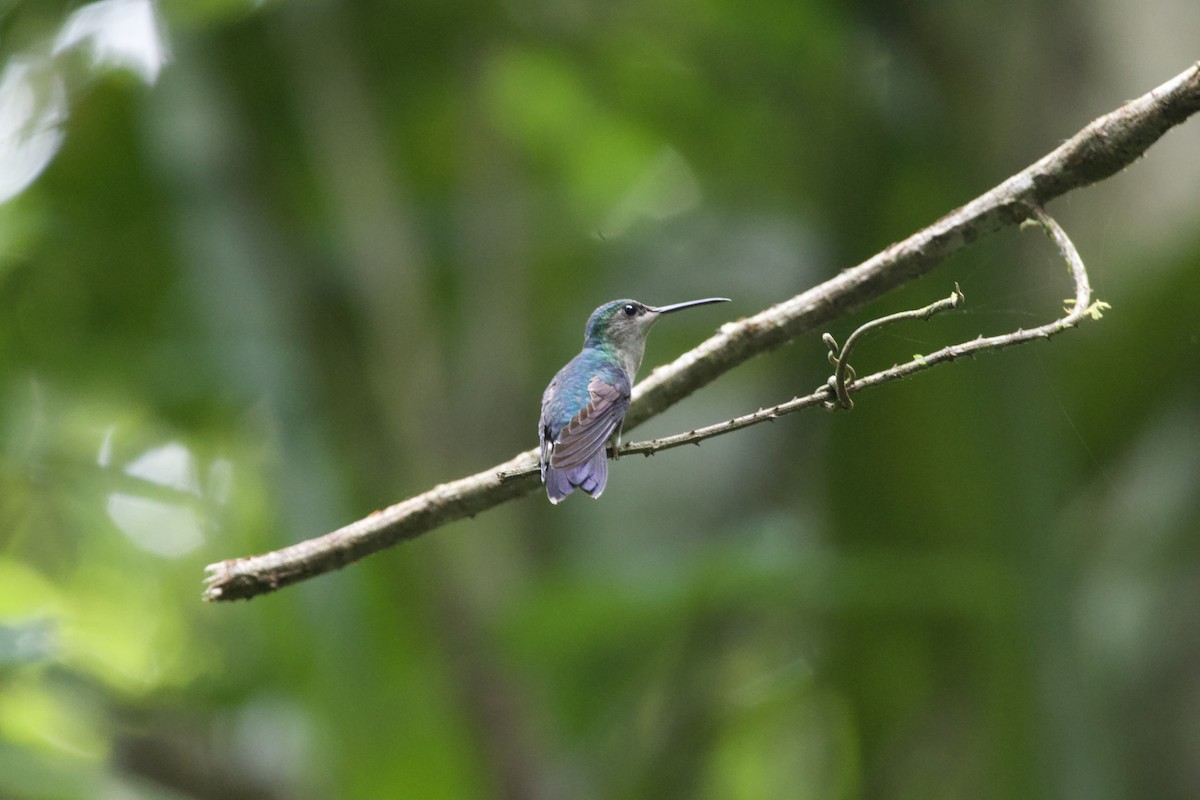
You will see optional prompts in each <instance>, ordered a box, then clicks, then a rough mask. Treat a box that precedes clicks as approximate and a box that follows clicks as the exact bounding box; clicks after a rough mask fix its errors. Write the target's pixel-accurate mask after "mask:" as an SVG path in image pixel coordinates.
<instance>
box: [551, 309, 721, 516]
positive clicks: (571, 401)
mask: <svg viewBox="0 0 1200 800" xmlns="http://www.w3.org/2000/svg"><path fill="white" fill-rule="evenodd" d="M728 302H729V298H728V297H709V298H706V299H704V300H692V301H690V302H687V303H675V304H674V305H669V306H662V307H660V308H655V307H654V306H648V305H646V304H645V303H639V302H638V301H636V300H613V301H612V302H609V303H605V304H604V305H602V306H600V307H599V308H597V309H596V310H595V311H593V312H592V316H591V317H589V318H588V322H587V328H586V329H585V331H584V334H583V350H582V351H581V352H580V353H579V355H577V356H575V357H574V358H572V359H571V360H570V361H568V362H567V365H566V366H565V367H563V368H562V369H560V370H559V371H558V374H557V375H555V376H554V379H553V380H552V381H550V385H549V386H547V387H546V391H545V393H544V394H542V418H541V421H540V422H539V423H538V438H539V440H540V441H541V445H542V450H541V462H542V483H544V484H546V494H547V495H548V496H549V497H550V502H551V503H558V502H559V501H561V500H562V499H563V498H564V497H566V496H567V495H569V494H570V493H571V492H573V491H575V490H576V489H582V490H583V491H584V493H585V494H589V495H591V496H592V497H599V496H600V493H601V492H603V491H604V484H605V483H607V482H608V460H607V459H608V456H607V453H605V447H606V445H607V444H608V443H609V442H611V443H612V445H613V457H614V458H615V457H616V451H617V448H619V447H620V446H621V424H622V423H623V422H624V421H625V411H626V410H627V409H628V408H629V397H630V395H631V393H632V392H633V376H634V373H636V372H637V369H638V367H639V366H641V363H642V353H643V352H644V351H645V349H646V336H647V334H649V333H650V328H651V327H652V326H653V325H654V323H655V322H657V321H658V318H659V317H660V316H662V315H663V314H670V313H671V312H673V311H680V310H682V309H685V308H691V307H692V306H702V305H707V304H708V303H728Z"/></svg>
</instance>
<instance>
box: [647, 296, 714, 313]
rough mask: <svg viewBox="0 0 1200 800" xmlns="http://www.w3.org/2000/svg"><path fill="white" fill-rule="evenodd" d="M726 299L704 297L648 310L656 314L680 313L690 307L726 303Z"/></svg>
mask: <svg viewBox="0 0 1200 800" xmlns="http://www.w3.org/2000/svg"><path fill="white" fill-rule="evenodd" d="M728 302H729V298H728V297H706V298H704V299H703V300H688V301H687V302H686V303H672V304H671V305H669V306H659V307H658V308H651V309H650V310H651V311H653V312H655V313H657V314H670V313H671V312H672V311H682V310H683V309H685V308H691V307H692V306H706V305H708V304H709V303H728Z"/></svg>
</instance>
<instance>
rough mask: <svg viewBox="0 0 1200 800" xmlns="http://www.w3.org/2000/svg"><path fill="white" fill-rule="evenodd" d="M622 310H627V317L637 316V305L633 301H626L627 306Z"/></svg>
mask: <svg viewBox="0 0 1200 800" xmlns="http://www.w3.org/2000/svg"><path fill="white" fill-rule="evenodd" d="M621 310H622V311H624V312H625V316H627V317H636V316H637V306H635V305H634V304H633V303H626V304H625V307H624V308H623V309H621Z"/></svg>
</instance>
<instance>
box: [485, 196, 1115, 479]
mask: <svg viewBox="0 0 1200 800" xmlns="http://www.w3.org/2000/svg"><path fill="white" fill-rule="evenodd" d="M1032 214H1033V220H1032V222H1033V223H1034V224H1037V225H1039V226H1040V227H1041V228H1042V229H1043V230H1044V231H1045V232H1046V233H1047V235H1049V236H1050V238H1051V239H1052V240H1053V241H1054V243H1055V244H1056V245H1057V246H1058V251H1059V253H1060V254H1061V255H1062V257H1063V259H1064V260H1065V261H1066V262H1067V265H1068V266H1069V267H1070V270H1071V277H1072V278H1073V280H1074V282H1075V297H1074V298H1072V299H1071V300H1069V301H1068V303H1067V308H1066V309H1064V311H1065V313H1064V315H1063V316H1062V317H1060V318H1058V319H1056V320H1054V321H1053V322H1048V323H1046V324H1045V325H1042V326H1040V327H1037V328H1032V329H1030V330H1016V331H1013V332H1011V333H1005V334H1002V335H998V336H989V337H982V336H981V337H979V338H977V339H973V340H971V341H969V342H963V343H961V344H954V345H949V346H947V347H943V348H942V349H941V350H938V351H937V352H935V353H931V354H930V355H922V356H914V357H913V360H912V361H908V362H906V363H904V364H898V365H895V366H893V367H891V368H889V369H885V370H881V371H879V372H876V373H874V374H872V375H868V376H867V377H865V378H858V379H855V378H850V380H849V381H847V380H846V370H847V369H849V365H848V363H847V361H848V359H849V356H850V351H851V350H852V349H853V345H854V343H855V342H856V341H857V340H858V339H860V338H861V336H862V334H864V333H867V332H869V331H872V330H876V329H878V328H880V327H883V326H885V325H891V324H894V323H896V322H900V321H902V320H907V319H928V318H929V317H931V316H933V315H934V314H937V313H939V312H942V311H948V310H950V309H953V308H958V306H959V305H960V304H961V303H962V301H963V294H962V291H961V290H960V289H959V287H958V284H957V283H956V284H954V291H953V292H951V294H950V296H949V297H946V298H943V299H941V300H938V301H937V302H935V303H930V304H929V305H927V306H923V307H922V308H917V309H913V310H911V311H900V312H898V313H896V314H889V315H888V316H886V317H879V318H878V319H874V320H871V321H870V322H868V323H866V324H864V325H863V326H861V327H860V328H858V329H857V330H855V331H854V333H852V334H851V335H850V337H849V338H848V339H846V346H845V347H844V348H842V350H841V354H840V356H839V355H838V354H837V345H836V343H834V345H833V347H832V348H831V352H830V356H831V360H832V361H833V364H834V366H835V367H837V370H836V371H835V373H834V375H832V376H830V378H829V381H828V382H827V383H825V384H822V385H821V386H820V387H818V388H817V389H816V390H815V391H813V392H812V393H810V394H806V395H804V396H802V397H793V398H792V399H791V400H788V401H787V402H786V403H780V404H779V405H776V406H771V407H770V408H761V409H759V410H758V411H755V412H753V413H751V414H745V415H743V416H740V417H734V418H733V419H729V420H725V421H724V422H718V423H716V424H714V425H708V426H705V427H703V428H696V429H694V430H690V431H687V432H686V433H678V434H675V435H674V436H663V437H660V438H658V439H650V440H648V441H644V442H631V443H629V444H627V445H624V446H623V447H622V448H621V455H623V456H625V455H637V454H639V453H640V454H642V455H646V456H652V455H654V454H655V453H658V452H660V451H662V450H670V449H672V448H675V447H682V446H683V445H686V444H700V442H702V441H704V440H705V439H712V438H714V437H717V436H721V435H723V434H726V433H732V432H733V431H737V430H741V429H742V428H749V427H750V426H752V425H758V424H759V423H762V422H771V421H774V420H776V419H778V418H779V417H782V416H784V415H786V414H791V413H793V412H796V411H800V410H801V409H805V408H812V407H816V406H820V407H823V408H826V409H836V408H839V407H841V408H846V409H848V408H851V407H853V405H854V403H853V402H852V401H850V396H849V395H850V393H851V392H859V391H862V390H863V389H869V388H872V387H875V386H882V385H883V384H885V383H890V382H891V381H898V380H901V379H903V378H907V377H909V376H911V375H915V374H917V373H918V372H923V371H924V370H927V369H930V368H931V367H934V366H937V365H938V364H945V363H949V362H951V361H955V360H957V359H959V358H962V357H963V356H967V355H972V356H973V355H976V354H978V353H981V352H984V351H987V350H999V349H1001V348H1004V347H1011V346H1013V345H1016V344H1021V343H1023V342H1030V341H1033V340H1034V339H1049V338H1050V337H1051V336H1053V335H1054V334H1056V333H1059V332H1061V331H1064V330H1067V329H1068V328H1072V327H1074V326H1076V325H1078V324H1079V322H1080V321H1082V320H1083V319H1084V318H1085V317H1092V318H1093V319H1098V318H1099V316H1100V313H1101V312H1102V311H1103V310H1104V309H1107V308H1108V304H1107V303H1105V302H1103V301H1099V302H1095V303H1093V302H1092V301H1091V294H1092V290H1091V285H1090V283H1089V282H1088V276H1087V270H1086V268H1085V267H1084V263H1083V259H1082V258H1081V257H1080V255H1079V251H1078V250H1076V249H1075V245H1074V243H1073V242H1072V241H1071V239H1070V238H1069V237H1068V236H1067V234H1066V232H1065V231H1064V230H1063V229H1062V228H1061V227H1060V226H1059V224H1058V223H1057V222H1055V221H1054V219H1053V218H1052V217H1050V216H1049V215H1047V214H1046V213H1045V212H1044V211H1042V210H1041V209H1033V210H1032ZM826 336H828V334H826ZM829 339H832V337H829ZM827 344H828V340H827ZM850 371H851V372H852V371H853V370H850ZM839 386H840V389H839ZM843 396H844V397H845V400H844V401H843V400H841V398H842V397H843ZM831 398H832V399H831ZM833 399H837V400H838V402H837V403H834V402H833ZM537 472H538V468H537V465H536V464H535V465H533V466H532V467H525V468H522V469H520V470H516V471H513V472H508V473H505V474H503V475H502V476H501V480H512V479H514V478H518V477H522V476H525V475H535V474H537Z"/></svg>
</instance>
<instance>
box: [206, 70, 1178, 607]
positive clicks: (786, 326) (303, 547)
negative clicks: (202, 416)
mask: <svg viewBox="0 0 1200 800" xmlns="http://www.w3.org/2000/svg"><path fill="white" fill-rule="evenodd" d="M1198 110H1200V63H1197V64H1193V65H1192V66H1191V67H1189V68H1188V69H1187V70H1185V71H1184V72H1182V73H1180V74H1179V75H1177V76H1176V77H1174V78H1172V79H1171V80H1169V81H1167V82H1166V83H1164V84H1162V85H1161V86H1159V87H1157V88H1156V89H1154V90H1152V91H1150V92H1149V93H1147V94H1145V95H1143V96H1142V97H1139V98H1138V99H1136V100H1132V101H1130V102H1128V103H1126V104H1125V105H1123V106H1121V107H1120V108H1118V109H1116V110H1114V111H1112V112H1110V113H1108V114H1106V115H1104V116H1103V117H1100V118H1098V119H1096V120H1094V121H1093V122H1091V123H1090V124H1088V125H1087V126H1086V127H1084V128H1083V129H1082V130H1080V131H1079V132H1078V133H1076V134H1075V135H1074V136H1073V137H1071V138H1070V139H1069V140H1067V141H1066V142H1064V143H1063V144H1061V145H1060V146H1059V147H1057V148H1056V149H1055V150H1053V151H1052V152H1051V153H1049V154H1047V155H1046V156H1044V157H1043V158H1041V159H1040V160H1038V161H1037V162H1036V163H1034V164H1032V165H1030V166H1029V167H1026V168H1025V169H1024V170H1022V171H1020V172H1018V173H1017V174H1015V175H1013V176H1012V177H1010V178H1009V179H1007V180H1005V181H1004V182H1003V183H1001V184H999V185H998V186H996V187H995V188H993V189H991V190H990V191H988V192H986V193H984V194H982V195H980V196H979V197H977V198H976V199H975V200H972V201H971V202H970V203H968V204H966V205H965V206H962V207H961V208H959V209H957V210H955V211H953V212H951V213H950V214H947V215H946V216H945V217H942V218H941V219H940V220H938V221H936V222H934V223H933V224H932V225H930V226H928V227H926V228H923V229H921V230H920V231H918V232H916V233H914V234H913V235H912V236H910V237H909V238H908V239H905V240H904V241H902V242H899V243H898V244H894V245H892V246H891V247H888V248H887V249H886V250H884V251H882V252H880V253H879V254H877V255H876V256H874V257H872V258H871V259H869V260H867V261H865V262H863V263H862V264H859V265H858V266H856V267H853V268H851V269H847V270H845V271H843V272H842V273H840V274H839V275H837V276H836V277H834V278H832V279H830V280H828V281H826V282H825V283H823V284H821V285H819V286H816V287H814V288H812V289H810V290H809V291H807V292H804V293H803V294H800V295H797V296H796V297H793V298H791V299H789V300H786V301H784V302H782V303H779V304H778V305H775V306H772V307H771V308H768V309H766V310H764V311H762V312H760V313H759V314H756V315H754V316H753V317H749V318H746V319H742V320H739V321H738V322H735V323H728V324H726V325H725V326H723V327H722V328H721V330H720V332H719V333H718V334H717V335H715V336H713V337H712V338H710V339H708V340H707V341H705V342H703V343H702V344H700V345H699V346H698V347H696V348H694V349H693V350H691V351H689V352H687V353H685V354H683V355H682V356H680V357H679V358H677V359H676V360H675V361H674V362H673V363H671V364H670V365H668V366H666V367H663V368H660V369H658V370H655V371H654V372H653V373H652V374H651V375H650V376H649V377H648V378H647V379H646V380H644V381H642V382H641V383H640V384H638V386H637V388H636V389H635V391H634V399H633V404H632V405H631V406H630V409H629V413H628V414H627V415H626V418H625V428H626V430H630V429H632V428H633V427H635V426H636V425H638V424H639V423H641V422H644V421H645V420H647V419H649V418H650V417H653V416H655V415H656V414H659V413H661V412H662V411H663V410H664V409H666V408H668V407H670V406H671V405H673V404H674V403H676V402H678V401H679V400H681V399H683V398H684V397H686V396H687V395H689V394H691V393H692V392H694V391H696V390H697V389H699V388H700V387H702V386H704V385H706V384H708V383H710V382H711V381H713V380H714V379H716V378H717V377H718V376H720V375H722V374H724V373H725V372H728V371H729V370H731V369H732V368H733V367H735V366H737V365H738V364H741V363H742V362H744V361H747V360H748V359H750V358H752V357H754V356H756V355H759V354H761V353H764V352H768V351H770V350H773V349H775V348H777V347H779V346H781V345H783V344H785V343H786V342H789V341H791V340H793V339H795V338H796V337H798V336H800V335H803V334H805V333H808V332H810V331H813V330H817V329H820V328H821V327H824V326H826V325H827V324H828V323H829V322H831V321H832V320H834V319H837V318H839V317H841V316H843V315H845V314H846V313H849V312H850V311H853V310H855V309H857V308H861V307H862V306H864V305H866V304H867V303H868V302H870V301H871V300H874V299H876V298H878V297H880V296H882V295H883V294H885V293H886V292H888V291H889V290H891V289H894V288H895V287H897V286H900V285H902V284H904V283H906V282H908V281H910V280H912V279H913V278H916V277H918V276H920V275H923V274H925V273H926V272H928V271H929V270H931V269H932V268H933V267H935V266H936V265H937V264H939V263H941V262H942V261H943V260H944V259H945V258H947V257H948V256H950V255H952V254H953V253H956V252H958V251H959V250H962V249H963V248H965V247H967V246H968V245H970V244H972V243H974V242H976V241H978V240H979V239H980V238H982V237H983V236H986V235H987V234H990V233H993V232H995V231H997V230H999V229H1001V228H1004V227H1007V226H1010V225H1015V224H1018V223H1020V222H1021V221H1022V220H1024V219H1025V218H1027V217H1028V216H1029V215H1030V213H1031V209H1034V208H1039V207H1041V206H1043V205H1045V204H1046V203H1047V202H1049V201H1050V200H1052V199H1054V198H1056V197H1059V196H1061V195H1063V194H1065V193H1067V192H1069V191H1071V190H1072V189H1077V188H1080V187H1083V186H1087V185H1089V184H1092V183H1095V182H1096V181H1100V180H1103V179H1105V178H1107V177H1109V176H1110V175H1112V174H1114V173H1116V172H1118V171H1120V170H1122V169H1124V168H1125V167H1127V166H1129V165H1130V164H1132V163H1133V162H1134V161H1135V160H1137V159H1138V158H1139V157H1141V155H1142V154H1143V153H1145V151H1146V150H1147V148H1149V147H1150V146H1151V145H1152V144H1154V143H1155V142H1156V141H1158V139H1159V138H1160V137H1161V136H1162V135H1163V134H1164V133H1166V131H1168V130H1169V129H1170V128H1172V127H1174V126H1175V125H1178V124H1179V123H1181V122H1183V121H1184V120H1185V119H1187V118H1188V117H1189V116H1191V115H1192V114H1194V113H1196V112H1197V111H1198ZM1083 305H1085V304H1081V303H1079V302H1078V301H1077V302H1076V308H1075V309H1073V311H1075V312H1079V313H1088V311H1092V312H1098V311H1099V310H1100V309H1099V308H1098V307H1097V308H1084V309H1083V310H1082V311H1081V310H1080V307H1081V306H1083ZM1072 324H1073V323H1072ZM1065 327H1069V325H1068V326H1065ZM1041 335H1042V336H1043V338H1044V337H1045V336H1048V335H1050V334H1049V333H1044V334H1041ZM985 341H986V340H982V339H981V340H977V342H975V343H968V345H962V346H959V349H958V350H949V351H946V352H943V351H939V353H935V354H933V355H931V356H926V357H925V359H924V360H923V361H924V362H925V363H929V364H932V363H935V362H934V361H933V359H941V360H953V359H954V358H958V357H960V356H961V355H966V354H967V353H968V352H977V350H978V349H981V348H980V347H977V348H975V349H974V350H970V349H969V348H970V345H974V344H977V343H982V342H985ZM1015 343H1016V342H1015V341H1007V342H998V343H996V344H995V345H994V346H999V347H1002V346H1006V345H1007V344H1015ZM939 363H940V362H939ZM907 366H909V365H902V366H900V367H893V370H903V369H904V367H907ZM887 374H888V371H885V373H876V375H872V376H869V377H868V378H864V379H860V380H856V381H854V383H853V385H852V386H853V388H852V390H853V391H859V390H862V389H864V388H868V387H870V386H873V385H877V382H878V381H880V380H882V379H884V378H885V377H886V375H887ZM881 376H882V377H881ZM660 449H661V448H660ZM536 460H537V453H536V451H535V450H532V449H530V450H527V451H525V452H523V453H520V454H518V455H517V456H515V457H513V458H512V459H510V460H509V461H507V462H505V463H503V464H499V465H497V466H495V467H491V468H489V469H486V470H484V471H482V472H478V473H476V474H475V475H471V476H469V477H465V478H460V479H459V480H456V481H452V482H450V483H445V484H441V485H439V486H435V487H434V488H433V489H430V490H429V491H426V492H424V493H422V494H419V495H416V496H414V497H411V498H409V499H408V500H404V501H403V502H400V503H397V504H395V505H393V506H390V507H389V508H387V509H384V510H383V511H380V512H376V513H374V514H372V515H371V516H368V517H366V518H364V519H361V520H359V521H357V522H354V523H351V524H350V525H347V526H345V527H344V528H341V529H339V530H336V531H333V532H332V533H328V534H325V535H324V536H321V537H318V538H315V539H309V540H307V541H303V542H300V543H298V544H294V545H291V546H289V547H285V548H283V549H281V550H276V551H273V552H270V553H265V554H263V555H258V556H248V557H245V558H235V559H230V560H227V561H221V562H218V563H215V564H210V565H209V566H208V567H207V572H208V578H207V580H206V583H207V588H206V589H205V592H204V599H205V600H236V599H242V598H250V597H254V596H255V595H259V594H263V593H266V592H270V591H274V590H275V589H278V588H280V587H281V586H285V585H288V584H290V583H295V582H297V581H300V580H304V579H306V578H310V577H313V576H315V575H320V574H322V573H324V572H328V571H330V570H333V569H338V568H340V567H342V566H345V565H346V564H349V563H351V562H353V561H356V560H358V559H360V558H363V557H365V556H367V555H370V554H371V553H375V552H378V551H380V550H383V549H385V548H387V547H390V546H392V545H394V544H397V543H398V542H402V541H405V540H407V539H411V538H414V537H416V536H420V535H421V534H423V533H426V532H428V531H430V530H433V529H434V528H437V527H439V526H441V525H444V524H446V523H448V522H452V521H454V520H456V519H462V518H463V517H468V516H473V515H474V514H476V513H478V512H480V511H483V510H485V509H487V508H491V507H492V506H495V505H497V504H499V503H502V502H504V501H506V500H509V499H512V498H514V497H517V496H519V495H522V494H525V493H527V492H530V491H532V490H533V489H534V488H535V487H536V486H537V479H536V477H535V474H536V471H534V472H526V471H525V470H526V468H528V467H531V466H533V465H535V464H536ZM501 473H520V475H519V477H515V478H511V479H509V480H501V479H500V477H499V476H500V474H501Z"/></svg>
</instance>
